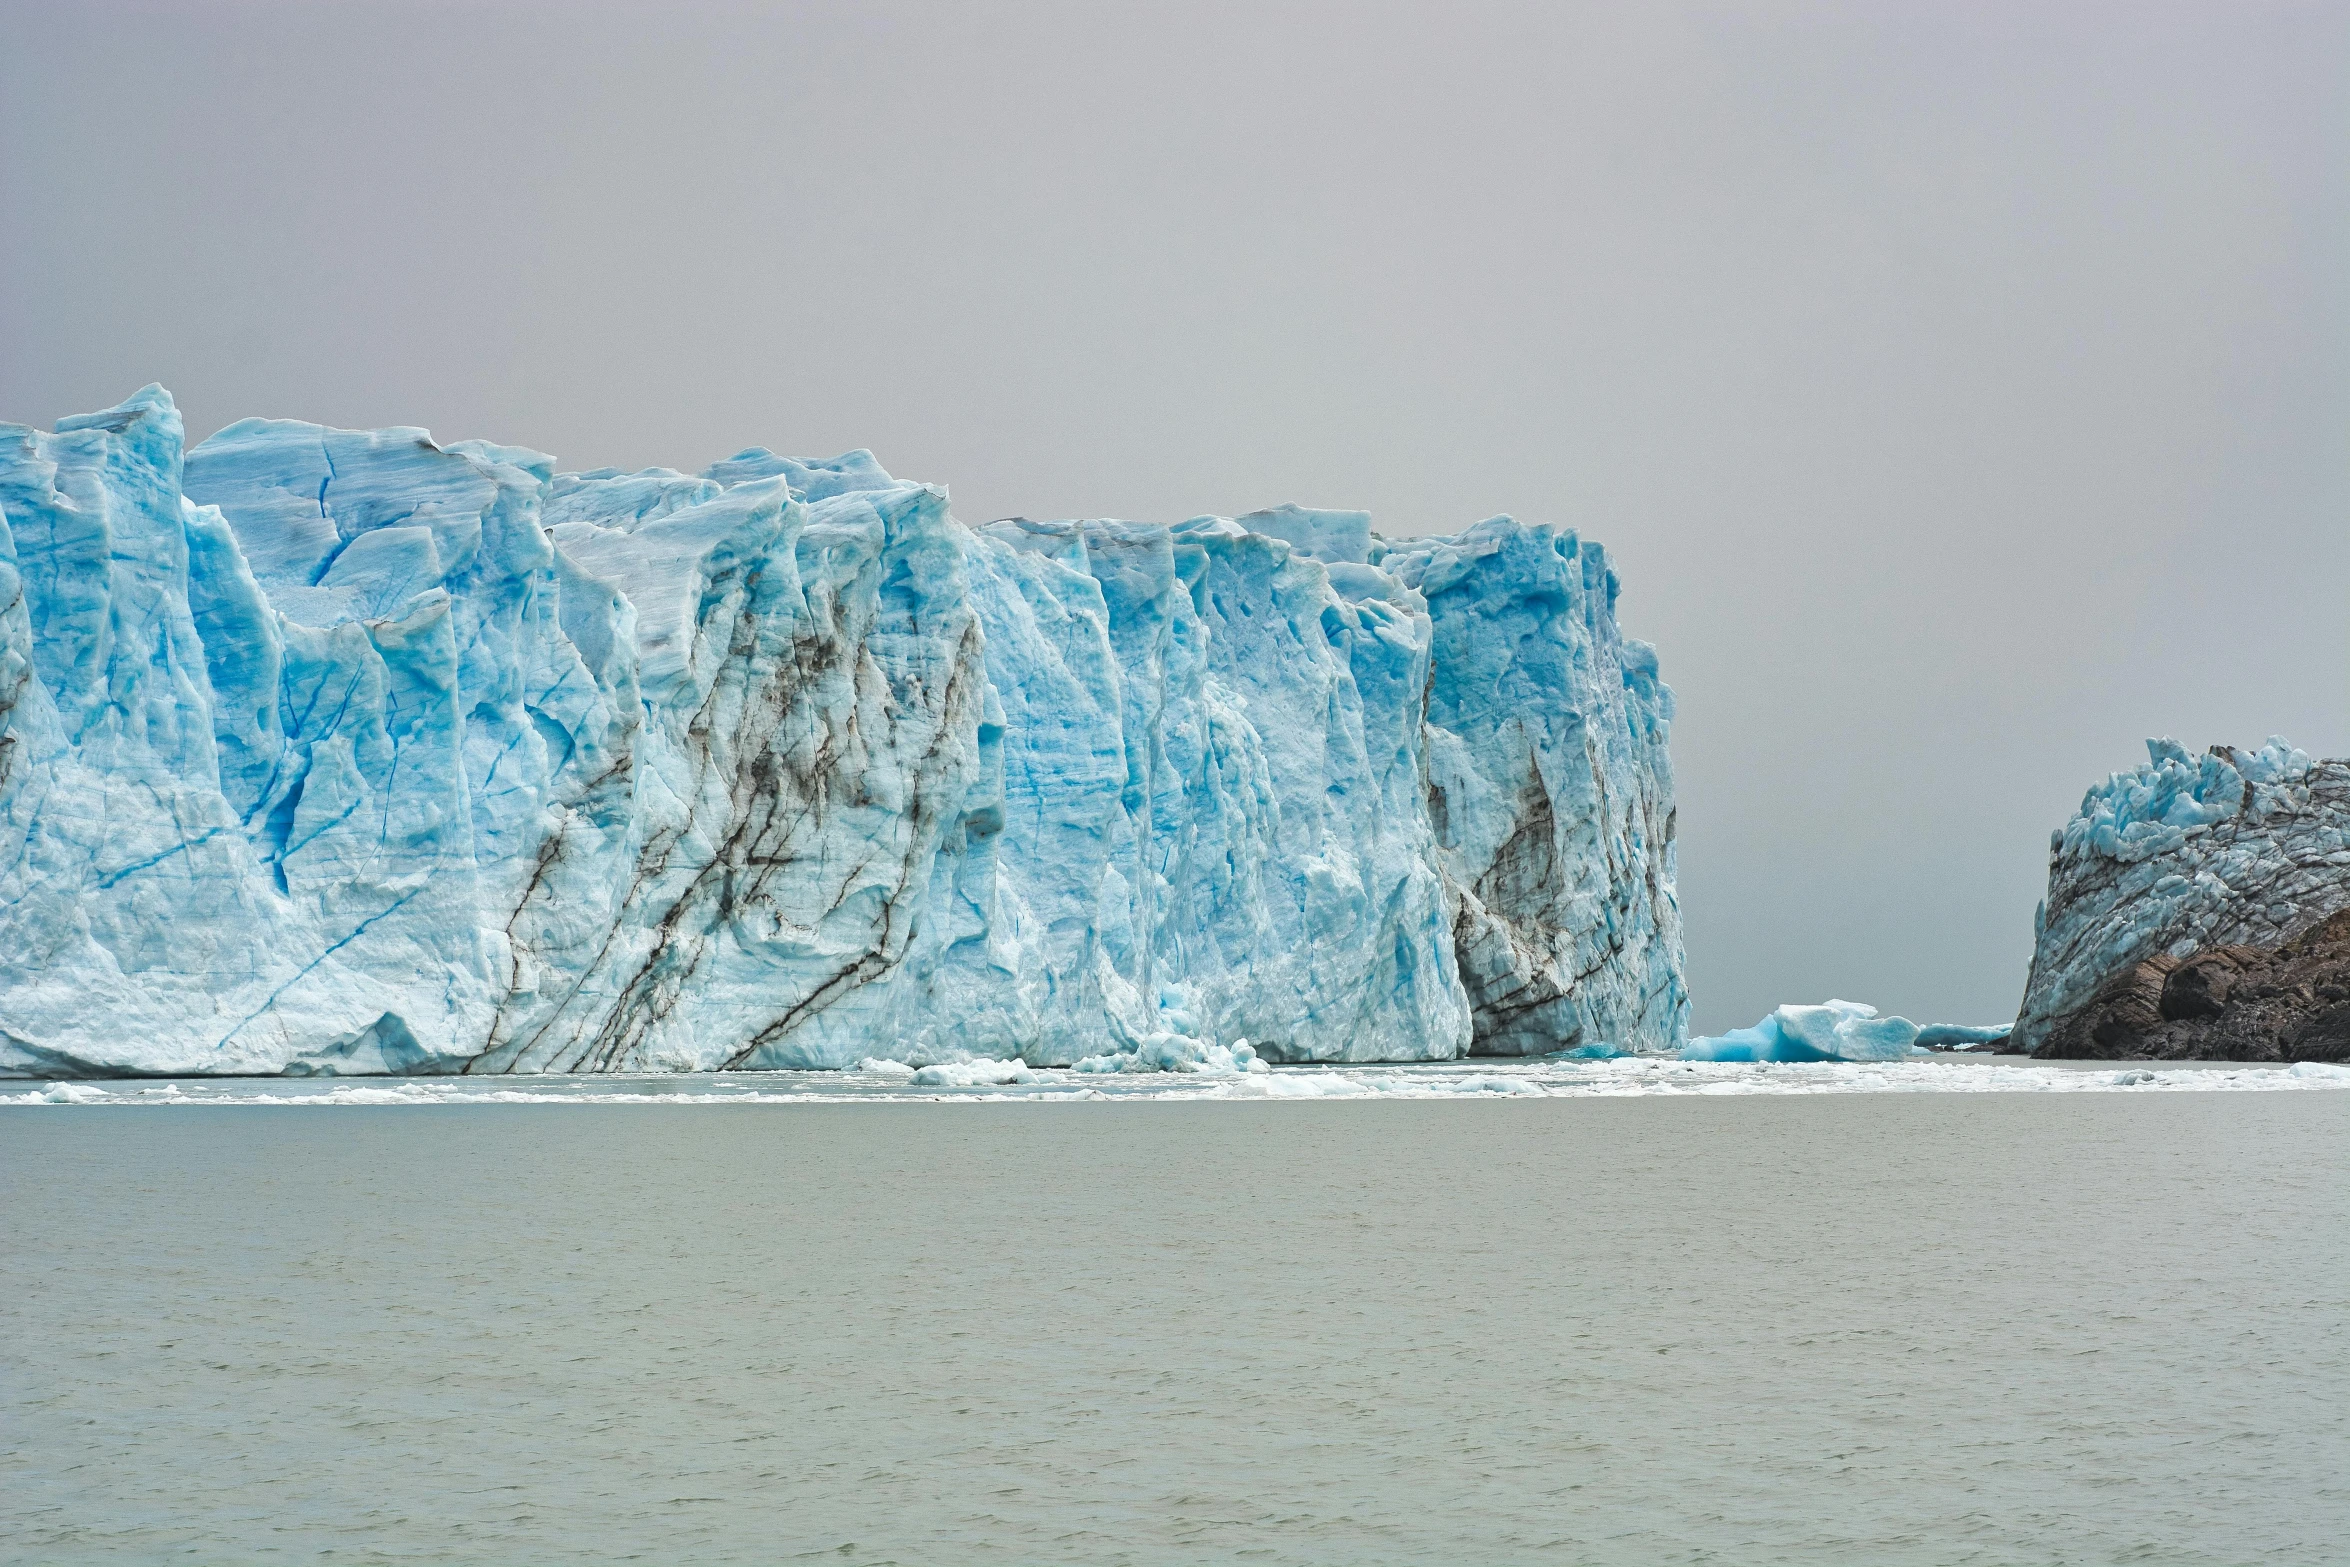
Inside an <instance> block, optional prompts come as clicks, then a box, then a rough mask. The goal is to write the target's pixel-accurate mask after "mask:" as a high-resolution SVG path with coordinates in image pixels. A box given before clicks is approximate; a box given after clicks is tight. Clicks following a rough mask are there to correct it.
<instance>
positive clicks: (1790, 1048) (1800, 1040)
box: [1681, 1001, 1920, 1061]
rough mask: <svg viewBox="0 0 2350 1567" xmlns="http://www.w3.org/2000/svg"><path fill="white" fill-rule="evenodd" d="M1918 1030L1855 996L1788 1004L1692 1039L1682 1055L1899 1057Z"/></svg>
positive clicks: (1835, 1058)
mask: <svg viewBox="0 0 2350 1567" xmlns="http://www.w3.org/2000/svg"><path fill="white" fill-rule="evenodd" d="M1919 1032H1920V1030H1919V1028H1918V1026H1917V1025H1916V1024H1915V1023H1912V1022H1911V1021H1910V1020H1909V1019H1907V1018H1905V1017H1879V1016H1877V1009H1876V1008H1875V1007H1872V1006H1864V1005H1863V1004H1861V1003H1860V1002H1857V1001H1830V1002H1828V1003H1826V1004H1825V1005H1823V1006H1816V1007H1804V1006H1786V1007H1779V1008H1777V1009H1776V1010H1774V1011H1773V1012H1772V1013H1771V1015H1770V1016H1769V1017H1766V1018H1764V1019H1763V1020H1762V1021H1761V1022H1759V1023H1756V1024H1754V1025H1753V1026H1752V1027H1749V1028H1734V1029H1732V1030H1730V1032H1728V1033H1727V1034H1716V1035H1712V1036H1710V1037H1707V1038H1701V1039H1692V1040H1691V1041H1689V1043H1688V1044H1687V1045H1685V1046H1683V1047H1682V1050H1681V1058H1682V1059H1683V1060H1684V1061H1898V1060H1900V1059H1902V1058H1903V1057H1905V1056H1908V1055H1910V1054H1912V1053H1914V1051H1915V1050H1916V1047H1917V1042H1918V1034H1919Z"/></svg>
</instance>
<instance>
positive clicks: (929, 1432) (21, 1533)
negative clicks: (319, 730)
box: [0, 1069, 2350, 1567]
mask: <svg viewBox="0 0 2350 1567" xmlns="http://www.w3.org/2000/svg"><path fill="white" fill-rule="evenodd" d="M1356 1075H1357V1076H1360V1075H1361V1074H1359V1073H1358V1074H1356ZM1769 1075H1770V1074H1768V1073H1762V1074H1756V1073H1754V1072H1752V1070H1751V1069H1749V1073H1748V1077H1747V1078H1735V1077H1726V1078H1722V1079H1719V1081H1722V1082H1742V1081H1749V1080H1751V1079H1753V1078H1755V1077H1758V1076H1759V1077H1765V1078H1767V1077H1768V1076H1769ZM2082 1076H2083V1078H2084V1081H2087V1082H2090V1083H2093V1084H2094V1083H2095V1082H2097V1081H2098V1079H2097V1074H2094V1073H2089V1074H2082ZM2112 1080H2113V1074H2112V1073H2111V1072H2110V1071H2107V1072H2106V1073H2105V1074H2104V1078H2103V1081H2104V1082H2105V1083H2107V1084H2111V1082H2112ZM2219 1080H2220V1079H2217V1078H2215V1079H2214V1081H2215V1082H2217V1081H2219ZM1821 1081H1823V1082H1826V1081H1829V1079H1826V1078H1823V1079H1821ZM1953 1081H1955V1079H1954V1080H1953ZM2283 1081H2284V1080H2278V1084H2277V1086H2282V1083H2283ZM158 1086H161V1085H152V1084H149V1085H137V1084H104V1085H96V1089H97V1091H102V1092H105V1093H106V1094H108V1095H109V1096H110V1097H111V1098H113V1099H114V1100H115V1101H116V1105H117V1106H119V1105H120V1104H121V1102H122V1101H123V1100H125V1099H128V1098H132V1097H134V1096H139V1095H141V1094H142V1093H143V1092H144V1090H146V1089H152V1088H157V1087H158ZM287 1086H289V1087H292V1086H299V1087H301V1088H302V1089H304V1090H305V1091H309V1092H313V1093H332V1092H335V1091H337V1090H338V1089H343V1088H349V1087H350V1086H352V1085H348V1084H345V1085H333V1084H326V1085H287ZM378 1086H379V1087H380V1086H384V1085H378ZM389 1086H391V1087H400V1086H404V1085H389ZM607 1086H609V1085H607ZM704 1086H705V1087H706V1086H707V1085H704ZM772 1086H773V1085H770V1087H772ZM1195 1086H1196V1085H1195ZM219 1089H220V1085H201V1084H199V1085H185V1086H184V1087H183V1089H182V1092H183V1093H184V1094H190V1095H193V1094H196V1093H199V1092H210V1091H214V1090H219ZM223 1092H225V1090H223ZM702 1097H705V1098H706V1097H710V1096H709V1095H707V1094H705V1095H703V1096H702ZM1366 1097H1368V1094H1366ZM156 1102H157V1096H154V1095H148V1096H146V1097H145V1100H144V1104H145V1106H153V1105H154V1104H155V1103H156ZM322 1105H323V1102H322ZM0 1203H4V1207H0V1212H4V1213H5V1215H6V1219H5V1224H4V1228H0V1238H4V1240H5V1245H4V1247H0V1325H4V1327H5V1331H6V1333H7V1337H8V1343H9V1353H8V1354H7V1356H6V1357H5V1358H4V1359H0V1396H4V1398H5V1403H6V1406H7V1408H8V1411H9V1414H8V1418H7V1420H6V1421H5V1423H4V1428H0V1487H4V1494H5V1495H6V1496H7V1498H8V1503H7V1506H6V1508H5V1509H0V1557H7V1558H10V1559H16V1560H24V1561H39V1562H67V1563H78V1562H117V1561H125V1562H127V1561H140V1562H144V1561H165V1560H171V1561H178V1560H188V1561H202V1562H245V1561H256V1562H267V1561H289V1562H291V1561H331V1562H359V1563H374V1562H383V1563H392V1562H398V1563H444V1562H446V1563H456V1562H484V1561H496V1562H506V1563H566V1564H568V1563H586V1562H607V1561H624V1560H641V1561H657V1562H676V1563H770V1562H788V1561H810V1560H824V1561H828V1562H866V1563H874V1562H902V1563H926V1564H927V1563H967V1562H971V1563H988V1562H998V1563H1137V1564H1140V1563H1149V1564H1177V1563H1196V1562H1205V1561H1227V1560H1231V1561H1250V1562H1265V1563H1428V1564H1435V1563H1444V1564H1464V1563H1511V1562H1544V1563H1604V1564H1609V1567H1623V1564H1643V1563H1689V1564H1696V1563H1707V1564H1744V1563H1757V1564H1759V1563H1787V1564H1803V1567H1817V1564H1828V1563H1853V1564H1864V1563H1865V1564H1872V1567H1875V1564H1909V1563H1915V1564H1934V1567H1946V1564H1963V1563H1985V1564H1990V1563H1997V1564H2003V1567H2005V1564H2022V1563H2050V1564H2054V1563H2065V1564H2082V1563H2104V1562H2113V1563H2123V1562H2127V1563H2139V1564H2146V1563H2153V1564H2168V1563H2223V1562H2224V1563H2239V1562H2240V1563H2255V1562H2257V1563H2313V1564H2314V1563H2320V1562H2338V1561H2340V1560H2341V1559H2342V1556H2341V1545H2340V1542H2341V1541H2342V1540H2343V1539H2345V1538H2350V1481H2346V1480H2345V1471H2346V1464H2345V1460H2346V1459H2350V1438H2346V1432H2345V1423H2344V1422H2345V1411H2350V1221H2346V1219H2345V1214H2346V1213H2350V1093H2342V1092H2306V1093H2299V1092H2238V1093H2229V1092H2216V1091H2194V1090H2192V1089H2190V1088H2187V1087H2186V1086H2185V1082H2184V1079H2183V1078H2179V1077H2176V1076H2174V1075H2165V1076H2164V1078H2163V1079H2162V1086H2161V1087H2160V1090H2159V1091H2152V1092H2149V1091H2145V1090H2144V1089H2143V1088H2137V1089H2133V1088H2129V1087H2115V1088H2114V1089H2113V1091H2110V1092H2090V1093H2057V1092H2011V1093H1979V1094H1960V1093H1907V1094H1904V1093H1854V1092H1830V1091H1820V1092H1785V1093H1772V1094H1766V1095H1762V1096H1760V1097H1754V1096H1727V1095H1723V1094H1718V1093H1704V1092H1673V1093H1664V1092H1649V1091H1642V1092H1639V1093H1637V1094H1626V1095H1594V1096H1589V1097H1552V1098H1534V1097H1521V1096H1515V1095H1511V1096H1502V1095H1499V1094H1494V1095H1478V1096H1476V1097H1469V1096H1466V1095H1457V1096H1455V1097H1454V1098H1453V1099H1452V1100H1451V1101H1449V1102H1427V1101H1422V1102H1354V1103H1265V1104H1225V1103H1168V1102H1155V1101H1153V1102H1139V1103H1085V1104H1072V1103H1068V1102H1066V1101H1065V1100H1064V1101H1062V1102H1058V1103H1043V1104H1038V1103H1027V1104H1020V1103H992V1102H988V1103H976V1104H967V1105H952V1106H950V1105H939V1104H921V1103H890V1102H878V1103H854V1104H832V1105H826V1106H821V1107H793V1106H791V1105H779V1104H772V1103H756V1104H745V1105H739V1106H737V1105H726V1104H714V1103H711V1104H683V1105H669V1104H662V1103H646V1102H642V1101H640V1102H638V1103H635V1104H631V1105H627V1106H624V1107H623V1106H608V1105H607V1106H594V1107H582V1108H579V1109H577V1110H574V1111H571V1112H568V1113H566V1112H563V1111H558V1110H551V1109H548V1108H544V1107H543V1101H542V1103H539V1104H513V1103H478V1102H454V1103H448V1104H388V1105H383V1106H380V1107H371V1106H366V1105H347V1104H346V1105H344V1106H342V1107H339V1108H324V1107H322V1108H319V1109H315V1110H311V1111H308V1112H302V1111H296V1110H291V1109H286V1108H245V1107H229V1106H222V1107H218V1108H209V1109H203V1110H178V1111H170V1110H164V1111H158V1110H156V1109H154V1108H147V1107H142V1108H122V1107H109V1106H107V1105H96V1106H92V1107H87V1108H70V1109H67V1108H55V1107H43V1108H36V1109H23V1110H19V1111H15V1112H13V1113H0Z"/></svg>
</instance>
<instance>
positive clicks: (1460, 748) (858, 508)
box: [0, 387, 1687, 1075]
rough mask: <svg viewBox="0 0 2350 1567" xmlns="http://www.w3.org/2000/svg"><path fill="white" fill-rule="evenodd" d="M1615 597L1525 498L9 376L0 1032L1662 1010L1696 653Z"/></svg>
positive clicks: (1341, 1035)
mask: <svg viewBox="0 0 2350 1567" xmlns="http://www.w3.org/2000/svg"><path fill="white" fill-rule="evenodd" d="M1616 592H1617V583H1616V579H1615V576H1614V573H1613V572H1612V571H1611V570H1610V569H1609V568H1608V565H1607V561H1606V556H1605V553H1604V552H1603V551H1602V550H1601V549H1600V548H1599V547H1598V546H1596V545H1592V544H1586V543H1583V542H1581V541H1580V540H1578V538H1577V537H1576V536H1575V535H1574V534H1572V533H1564V532H1561V531H1559V530H1556V529H1553V528H1549V527H1530V526H1525V525H1521V524H1519V523H1516V522H1513V521H1511V520H1510V519H1508V518H1494V519H1491V520H1489V521H1487V522H1484V523H1480V524H1478V525H1477V526H1476V527H1474V528H1472V529H1470V530H1468V531H1467V532H1466V533H1463V534H1461V535H1459V536H1457V537H1455V538H1450V539H1409V540H1401V541H1386V540H1381V539H1379V538H1378V537H1376V536H1375V535H1373V534H1372V533H1371V531H1370V526H1369V519H1368V518H1367V516H1365V515H1364V514H1363V513H1360V512H1333V511H1308V510H1303V509H1299V508H1295V507H1284V508H1280V509H1278V510H1275V511H1270V512H1259V513H1255V514H1252V515H1250V516H1247V517H1242V518H1238V519H1232V518H1217V517H1202V518H1195V519H1193V520H1191V521H1189V522H1185V523H1181V524H1179V525H1177V526H1175V527H1172V528H1168V527H1157V526H1146V525H1141V524H1135V523H1122V522H1030V521H1027V520H1024V519H1015V520H1011V521H1005V522H997V523H991V524H989V525H987V526H985V527H982V528H976V529H974V528H968V527H965V526H964V525H962V524H961V523H959V522H957V521H955V520H954V519H953V518H951V517H950V516H949V515H948V511H947V500H946V495H945V492H944V491H943V490H940V489H937V488H935V487H931V486H926V485H921V484H913V483H907V482H904V481H900V480H896V479H893V478H891V477H890V476H889V475H888V474H887V473H886V472H884V471H883V470H882V469H881V467H880V466H879V465H878V464H877V463H876V462H874V460H873V459H872V457H871V456H870V454H867V453H864V452H856V453H851V454H849V455H848V456H846V457H842V458H839V459H836V460H833V461H830V462H805V461H799V460H795V459H791V458H784V457H777V456H774V455H773V454H771V453H768V452H765V451H763V450H755V451H750V452H745V453H742V454H740V455H738V456H736V457H734V458H731V459H729V460H727V461H725V462H722V463H718V464H715V465H713V466H712V467H711V468H710V469H709V470H708V471H707V472H706V473H704V474H703V475H702V476H700V477H691V476H688V475H685V474H681V473H675V472H670V471H667V470H652V471H647V472H643V473H635V474H623V473H618V472H615V471H611V470H598V471H595V472H589V473H576V474H574V473H565V474H558V473H556V472H555V470H554V463H553V461H552V460H551V459H549V458H546V457H544V456H541V455H540V454H538V453H535V452H529V451H524V450H521V449H518V448H513V447H503V446H496V445H491V444H488V443H484V442H473V441H469V442H462V443H457V444H452V445H448V446H442V445H439V444H436V443H435V442H434V441H433V440H432V439H431V437H430V436H429V435H427V434H426V433H425V432H424V431H422V430H415V429H389V430H376V431H344V430H331V429H325V428H321V427H319V426H316V425H310V424H302V423H296V422H291V421H276V420H247V421H244V422H242V423H240V424H236V425H232V426H230V427H229V428H228V429H225V430H223V431H221V432H220V433H219V434H218V435H215V436H214V437H212V438H211V439H210V440H208V441H205V442H204V443H202V444H201V445H199V446H197V447H196V448H194V449H193V450H189V451H186V452H185V453H184V454H183V450H182V431H181V423H180V418H179V414H178V411H177V409H176V408H175V407H174V406H173V404H172V401H171V399H170V397H169V395H168V394H167V393H165V392H164V391H163V390H162V389H161V388H160V387H149V388H147V389H145V390H144V391H142V392H140V393H139V394H138V395H137V396H135V397H133V398H132V399H131V400H130V401H128V402H126V403H124V404H123V405H122V406H120V407H118V408H114V409H110V410H107V411H106V412H104V413H99V414H92V415H88V416H85V417H82V418H78V419H68V420H64V421H61V422H60V423H59V425H58V427H57V429H56V431H55V432H54V433H44V432H39V431H35V430H31V429H27V428H24V427H22V426H13V425H10V426H0V603H4V604H5V609H4V610H0V856H4V859H0V1070H5V1071H10V1072H15V1073H19V1074H35V1075H74V1074H84V1073H107V1072H155V1073H188V1074H192V1073H274V1072H296V1073H299V1072H485V1071H488V1072H507V1071H609V1070H622V1069H629V1070H644V1069H680V1070H707V1069H721V1068H732V1067H782V1066H814V1067H829V1066H844V1065H851V1064H854V1063H857V1062H859V1061H863V1060H876V1061H903V1062H907V1063H913V1064H917V1065H921V1064H932V1063H951V1062H955V1061H961V1060H967V1059H971V1058H974V1057H991V1058H1003V1059H1009V1058H1015V1057H1016V1058H1019V1059H1021V1060H1024V1061H1026V1062H1027V1063H1029V1064H1030V1065H1033V1066H1048V1065H1065V1064H1073V1063H1076V1062H1078V1061H1081V1060H1089V1059H1098V1058H1101V1057H1104V1056H1110V1057H1121V1058H1131V1060H1132V1061H1134V1062H1137V1063H1144V1064H1149V1063H1154V1062H1155V1063H1160V1064H1182V1063H1185V1062H1196V1061H1203V1060H1207V1059H1210V1058H1211V1056H1212V1057H1214V1058H1215V1059H1217V1060H1230V1059H1233V1058H1234V1054H1233V1053H1234V1051H1235V1050H1236V1049H1237V1047H1238V1044H1239V1042H1240V1041H1241V1040H1244V1039H1245V1040H1247V1041H1250V1042H1251V1043H1252V1044H1253V1048H1254V1050H1255V1051H1256V1052H1257V1053H1258V1054H1261V1055H1262V1056H1264V1057H1266V1058H1269V1059H1273V1060H1283V1061H1303V1060H1331V1061H1337V1060H1349V1061H1362V1060H1413V1059H1437V1058H1446V1057H1452V1056H1457V1055H1461V1054H1465V1053H1470V1052H1477V1053H1491V1054H1531V1053H1541V1052H1545V1051H1551V1050H1558V1049H1563V1048H1572V1047H1576V1046H1588V1045H1594V1044H1600V1043H1607V1044H1612V1045H1617V1046H1621V1047H1624V1048H1642V1047H1650V1048H1653V1047H1662V1046H1666V1045H1670V1044H1673V1043H1677V1042H1678V1041H1679V1040H1680V1039H1681V1038H1682V1036H1683V1035H1684V1033H1685V1023H1686V1015H1687V996H1686V991H1685V989H1684V987H1683V984H1682V978H1681V940H1680V917H1679V909H1678V905H1677V903H1676V901H1675V897H1674V891H1673V830H1674V823H1673V803H1672V802H1673V793H1672V775H1671V769H1670V765H1669V762H1668V760H1667V756H1666V742H1667V737H1668V732H1669V728H1670V721H1671V714H1672V697H1671V693H1670V691H1669V690H1668V689H1667V688H1666V687H1665V686H1663V685H1662V684H1661V683H1660V682H1659V681H1658V679H1657V672H1656V661H1655V656H1654V654H1653V652H1652V651H1651V650H1649V649H1648V648H1647V647H1646V646H1644V645H1643V644H1640V643H1637V642H1629V641H1626V640H1624V639H1623V638H1622V636H1621V635H1620V633H1619V632H1618V630H1617V626H1616V622H1615V615H1614V608H1615V599H1616ZM1243 1055H1245V1053H1243Z"/></svg>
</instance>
